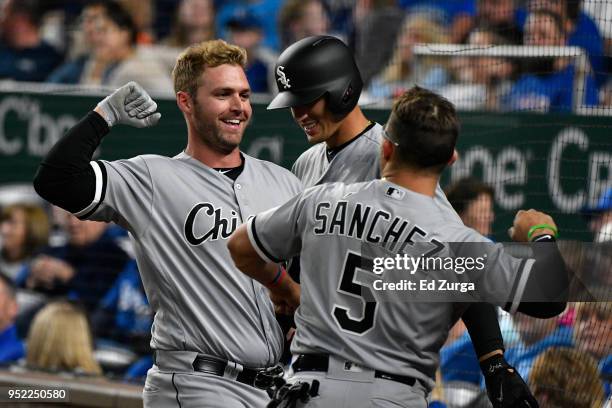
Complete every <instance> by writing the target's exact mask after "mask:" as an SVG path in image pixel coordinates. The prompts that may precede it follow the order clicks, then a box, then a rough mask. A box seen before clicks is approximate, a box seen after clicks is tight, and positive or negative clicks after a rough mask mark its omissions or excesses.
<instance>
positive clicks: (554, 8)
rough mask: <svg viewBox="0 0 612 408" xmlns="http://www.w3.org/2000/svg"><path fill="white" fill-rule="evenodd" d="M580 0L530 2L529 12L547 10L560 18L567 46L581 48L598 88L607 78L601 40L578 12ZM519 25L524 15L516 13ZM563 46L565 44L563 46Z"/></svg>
mask: <svg viewBox="0 0 612 408" xmlns="http://www.w3.org/2000/svg"><path fill="white" fill-rule="evenodd" d="M581 3H582V1H581V0H530V1H529V11H530V12H531V11H535V10H549V11H551V12H552V13H555V14H557V15H559V16H560V18H561V22H562V24H563V31H564V32H565V33H566V36H567V43H566V44H567V45H570V46H577V47H581V48H583V49H584V50H585V51H586V52H587V54H588V56H589V60H590V62H591V67H592V68H593V72H594V73H595V79H596V83H597V85H598V86H600V85H602V84H603V83H604V82H605V80H606V77H607V73H606V68H605V65H604V64H605V60H604V58H603V55H604V49H603V38H602V37H601V34H600V33H599V30H598V29H597V25H596V24H595V22H594V21H593V20H592V19H591V18H590V17H589V16H588V15H587V14H586V13H584V12H583V11H581V10H580V4H581ZM517 16H518V19H519V24H520V25H521V26H523V24H525V17H526V15H525V13H524V12H523V13H518V15H517ZM564 45H565V44H564Z"/></svg>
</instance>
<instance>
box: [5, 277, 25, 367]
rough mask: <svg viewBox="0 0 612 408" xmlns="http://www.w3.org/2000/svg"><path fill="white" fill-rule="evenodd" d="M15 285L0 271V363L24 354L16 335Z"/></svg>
mask: <svg viewBox="0 0 612 408" xmlns="http://www.w3.org/2000/svg"><path fill="white" fill-rule="evenodd" d="M17 309H18V307H17V300H16V299H15V287H14V286H13V282H12V281H11V280H10V278H9V277H8V276H5V275H3V274H2V273H0V365H4V364H9V363H12V362H14V361H17V360H19V359H20V358H22V357H24V356H25V350H24V346H23V342H22V341H21V339H20V338H19V336H18V335H17V328H16V326H15V319H16V317H17Z"/></svg>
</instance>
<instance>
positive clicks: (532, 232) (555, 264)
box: [505, 209, 570, 318]
mask: <svg viewBox="0 0 612 408" xmlns="http://www.w3.org/2000/svg"><path fill="white" fill-rule="evenodd" d="M508 232H509V234H510V237H511V238H512V239H513V240H514V241H516V242H533V243H535V244H534V245H533V253H534V258H535V262H534V263H533V266H532V267H531V270H530V272H529V276H528V279H527V280H526V281H525V282H520V281H519V282H518V285H521V284H523V285H524V287H525V289H524V291H523V294H522V298H523V299H538V300H539V301H538V302H528V301H525V302H521V303H520V304H518V308H516V307H515V309H516V310H517V311H519V312H522V313H525V314H528V315H530V316H533V317H539V318H550V317H553V316H556V315H558V314H560V313H561V312H563V310H565V306H566V303H567V298H568V294H569V281H570V280H569V275H568V271H567V268H566V266H565V262H564V261H563V257H562V256H561V253H560V252H559V249H558V247H557V244H556V243H555V241H556V237H557V233H558V231H557V226H556V224H555V222H554V220H553V219H552V217H551V216H549V215H548V214H545V213H542V212H540V211H536V210H533V209H532V210H528V211H523V210H521V211H518V212H517V214H516V217H515V218H514V225H513V226H512V228H510V230H509V231H508ZM505 308H506V309H507V310H512V309H513V305H511V304H508V305H506V307H505Z"/></svg>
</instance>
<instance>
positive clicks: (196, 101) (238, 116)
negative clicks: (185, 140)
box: [188, 64, 252, 154]
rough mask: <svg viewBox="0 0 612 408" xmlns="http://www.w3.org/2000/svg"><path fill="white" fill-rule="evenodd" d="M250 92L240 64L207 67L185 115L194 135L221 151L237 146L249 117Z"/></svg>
mask: <svg viewBox="0 0 612 408" xmlns="http://www.w3.org/2000/svg"><path fill="white" fill-rule="evenodd" d="M250 93H251V89H250V87H249V83H248V81H247V78H246V75H245V73H244V70H243V69H242V67H240V66H238V65H229V64H223V65H219V66H217V67H214V68H206V69H205V71H204V73H203V74H202V77H201V85H200V86H199V87H198V89H197V91H196V95H195V97H194V98H193V109H192V111H191V113H190V114H189V116H188V118H189V119H188V120H190V122H191V124H192V126H193V129H194V130H195V133H196V136H197V137H198V138H199V139H200V140H201V141H202V142H203V143H204V144H205V145H207V146H209V147H210V148H212V149H213V150H216V151H219V152H221V153H224V154H228V153H230V152H232V151H233V150H234V149H236V148H237V147H238V145H239V144H240V141H241V140H242V135H243V134H244V131H245V129H246V127H247V125H248V122H249V119H250V118H251V114H252V108H251V102H250Z"/></svg>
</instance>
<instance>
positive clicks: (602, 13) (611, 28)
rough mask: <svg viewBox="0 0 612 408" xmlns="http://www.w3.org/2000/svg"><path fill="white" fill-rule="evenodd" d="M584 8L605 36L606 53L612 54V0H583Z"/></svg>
mask: <svg viewBox="0 0 612 408" xmlns="http://www.w3.org/2000/svg"><path fill="white" fill-rule="evenodd" d="M582 10H583V11H584V12H585V13H586V14H587V15H588V16H589V17H591V19H592V20H593V21H594V22H595V24H597V28H598V29H599V32H600V33H601V35H602V36H603V38H604V54H605V55H608V56H612V2H609V1H602V0H583V2H582Z"/></svg>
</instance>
